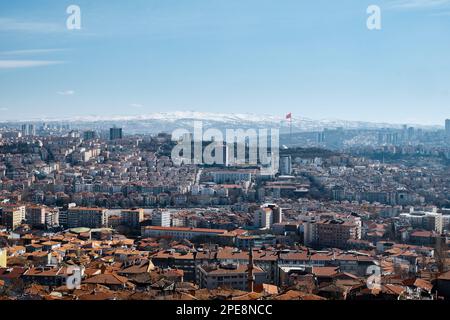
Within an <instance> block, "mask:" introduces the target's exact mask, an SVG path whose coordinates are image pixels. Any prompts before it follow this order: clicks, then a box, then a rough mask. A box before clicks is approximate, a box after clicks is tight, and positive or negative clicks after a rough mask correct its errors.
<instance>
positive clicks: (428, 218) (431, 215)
mask: <svg viewBox="0 0 450 320" xmlns="http://www.w3.org/2000/svg"><path fill="white" fill-rule="evenodd" d="M400 221H401V222H403V223H407V224H410V225H411V226H412V227H413V228H418V229H425V230H428V231H436V232H437V233H439V234H441V233H442V231H443V229H444V224H445V222H444V218H443V215H442V213H440V212H437V209H436V208H434V209H433V211H431V212H428V211H415V209H414V208H411V210H410V212H408V213H401V214H400Z"/></svg>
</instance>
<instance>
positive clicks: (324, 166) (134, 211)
mask: <svg viewBox="0 0 450 320" xmlns="http://www.w3.org/2000/svg"><path fill="white" fill-rule="evenodd" d="M289 117H292V114H289V115H288V116H287V118H289ZM197 120H198V119H197ZM186 121H187V120H186ZM85 126H89V124H88V123H86V124H85ZM97 127H98V126H97ZM0 133H1V140H0V141H1V143H0V178H1V182H0V189H1V191H0V216H1V228H0V231H1V233H0V235H1V237H0V239H1V243H2V249H1V259H0V263H1V269H0V284H1V287H0V289H1V291H0V292H1V297H2V299H36V298H38V299H50V300H51V299H69V300H77V299H80V300H91V299H92V300H98V299H105V300H113V299H119V300H120V299H139V300H147V299H155V300H161V299H163V300H165V299H171V300H185V299H188V300H190V299H195V300H202V299H216V298H222V299H238V300H261V299H264V300H286V299H293V300H325V299H333V300H364V299H382V300H393V299H394V300H397V299H404V300H435V299H448V298H449V293H450V292H449V284H450V269H449V267H450V257H449V253H450V251H449V247H448V244H449V236H450V234H449V230H450V192H449V189H450V174H449V173H450V172H449V170H450V169H449V164H450V119H448V120H446V121H445V128H444V129H438V130H434V131H433V130H422V129H416V128H414V127H408V126H402V127H401V128H400V129H385V128H381V129H379V130H374V129H367V130H364V129H350V130H348V129H344V128H336V129H324V130H323V131H320V132H308V133H299V134H297V135H295V134H293V137H297V136H299V137H298V138H297V140H298V139H308V141H309V142H308V144H309V146H307V147H303V148H300V147H289V146H288V145H283V146H282V147H281V148H280V149H281V150H280V155H279V166H278V171H277V172H266V171H264V170H261V167H260V166H258V165H252V164H240V165H230V164H229V163H227V162H225V163H221V164H213V165H203V164H198V165H197V164H184V163H181V164H180V165H175V164H174V163H173V161H172V159H171V156H170V150H171V149H172V148H173V146H174V141H173V139H172V138H171V135H170V134H169V133H164V132H161V133H158V134H132V135H129V134H127V132H126V131H124V130H123V128H121V127H119V126H114V127H111V128H109V130H107V129H105V130H101V131H96V130H94V129H90V130H87V129H85V130H79V129H77V128H76V127H74V125H73V124H71V123H24V124H22V125H17V124H9V123H3V124H1V125H0ZM312 136H315V137H316V139H315V141H313V139H310V137H312ZM290 138H291V137H289V136H287V137H284V140H290ZM291 139H292V138H291ZM282 140H283V138H282ZM210 142H211V141H210ZM229 147H233V146H232V145H231V144H227V145H225V146H224V145H221V148H225V149H228V148H229ZM203 148H206V145H205V144H203ZM233 154H234V153H233ZM77 276H78V277H77ZM70 281H73V282H70ZM68 283H71V285H68Z"/></svg>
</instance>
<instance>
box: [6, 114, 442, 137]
mask: <svg viewBox="0 0 450 320" xmlns="http://www.w3.org/2000/svg"><path fill="white" fill-rule="evenodd" d="M193 121H202V122H203V125H204V127H216V128H218V129H224V128H242V129H248V128H255V129H259V128H278V129H280V130H281V131H285V130H289V126H290V123H289V120H286V118H285V116H277V115H267V114H251V113H212V112H194V111H177V112H159V113H151V114H143V115H134V116H80V117H71V118H59V119H52V118H45V119H44V118H43V119H30V120H29V121H28V122H69V123H73V124H80V125H82V126H84V125H87V124H89V123H99V124H101V123H103V124H104V125H107V124H110V123H113V124H116V125H121V126H123V127H133V128H135V129H137V128H141V129H143V128H147V129H149V128H153V129H155V130H156V131H157V130H161V129H165V130H173V129H175V128H187V129H189V128H190V127H192V124H193ZM4 122H5V121H4ZM9 122H14V123H18V122H20V121H9ZM402 125H403V124H392V123H376V122H367V121H348V120H339V119H320V120H314V119H309V118H305V117H301V116H298V115H297V116H296V115H295V114H294V115H293V118H292V129H293V131H295V132H299V131H317V130H323V129H325V128H329V129H333V128H339V127H342V128H344V129H380V128H390V129H400V128H402ZM408 125H410V126H414V127H416V128H422V129H441V127H440V126H437V125H435V126H433V125H418V124H408ZM155 130H151V131H155ZM156 131H155V132H156Z"/></svg>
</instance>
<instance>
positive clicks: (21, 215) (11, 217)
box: [0, 206, 25, 230]
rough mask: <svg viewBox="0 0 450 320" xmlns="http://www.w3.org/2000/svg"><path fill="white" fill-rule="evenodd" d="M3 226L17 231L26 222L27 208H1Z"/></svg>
mask: <svg viewBox="0 0 450 320" xmlns="http://www.w3.org/2000/svg"><path fill="white" fill-rule="evenodd" d="M0 216H1V224H2V225H4V226H5V227H7V228H8V229H12V230H14V229H16V228H17V227H19V226H20V225H21V224H22V222H23V221H24V220H25V206H3V207H0Z"/></svg>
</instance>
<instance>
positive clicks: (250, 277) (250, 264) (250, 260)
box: [247, 244, 255, 292]
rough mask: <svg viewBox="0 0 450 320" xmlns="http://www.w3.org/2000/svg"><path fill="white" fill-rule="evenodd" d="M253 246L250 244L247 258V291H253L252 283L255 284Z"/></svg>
mask: <svg viewBox="0 0 450 320" xmlns="http://www.w3.org/2000/svg"><path fill="white" fill-rule="evenodd" d="M253 268H254V265H253V248H252V245H251V244H250V252H249V258H248V278H247V283H248V291H250V292H253V289H254V285H255V275H254V274H253Z"/></svg>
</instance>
